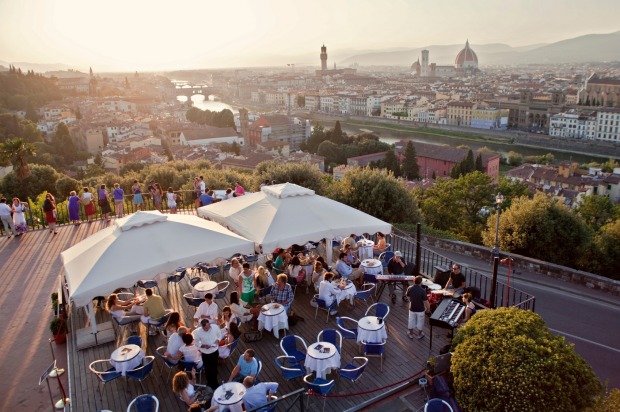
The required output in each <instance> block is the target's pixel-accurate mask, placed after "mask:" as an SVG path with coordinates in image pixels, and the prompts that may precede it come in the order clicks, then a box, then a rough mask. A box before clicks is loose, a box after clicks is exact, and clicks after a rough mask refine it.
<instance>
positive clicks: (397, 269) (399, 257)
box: [387, 250, 409, 303]
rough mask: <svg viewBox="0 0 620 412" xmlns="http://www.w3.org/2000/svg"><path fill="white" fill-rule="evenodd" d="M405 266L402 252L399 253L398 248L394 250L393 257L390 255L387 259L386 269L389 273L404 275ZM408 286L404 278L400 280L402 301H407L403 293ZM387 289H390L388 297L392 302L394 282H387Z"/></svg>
mask: <svg viewBox="0 0 620 412" xmlns="http://www.w3.org/2000/svg"><path fill="white" fill-rule="evenodd" d="M406 267H407V262H406V261H405V259H403V254H402V253H400V251H399V250H397V251H396V252H394V257H392V258H391V259H390V260H389V261H388V265H387V269H388V273H389V274H390V275H405V268H406ZM408 287H409V282H407V281H406V280H403V281H402V288H403V296H402V299H403V301H404V302H407V301H408V300H409V298H408V297H407V296H406V295H405V293H406V291H407V288H408ZM388 289H389V291H390V297H391V298H392V303H396V294H395V293H394V292H395V291H394V282H388Z"/></svg>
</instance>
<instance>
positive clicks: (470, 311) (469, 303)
mask: <svg viewBox="0 0 620 412" xmlns="http://www.w3.org/2000/svg"><path fill="white" fill-rule="evenodd" d="M473 299H474V297H473V296H472V294H471V293H465V294H463V303H464V304H465V317H464V318H463V321H462V322H461V323H465V322H467V321H468V320H469V319H470V318H471V317H472V316H474V315H475V314H476V305H474V302H473Z"/></svg>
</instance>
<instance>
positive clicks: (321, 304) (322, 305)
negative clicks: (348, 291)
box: [314, 294, 338, 323]
mask: <svg viewBox="0 0 620 412" xmlns="http://www.w3.org/2000/svg"><path fill="white" fill-rule="evenodd" d="M314 301H315V302H316V310H315V311H314V319H316V316H317V315H318V313H319V309H323V310H324V311H326V312H327V317H326V318H325V323H327V322H329V315H330V313H331V312H332V311H334V310H336V305H337V304H338V302H337V301H336V300H335V299H334V301H333V302H332V303H331V305H327V303H325V300H324V299H321V298H320V297H319V295H318V294H317V295H314Z"/></svg>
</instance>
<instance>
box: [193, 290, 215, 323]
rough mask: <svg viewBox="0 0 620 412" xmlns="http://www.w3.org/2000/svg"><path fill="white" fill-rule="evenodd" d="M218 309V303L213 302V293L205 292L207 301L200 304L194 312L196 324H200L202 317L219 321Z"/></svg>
mask: <svg viewBox="0 0 620 412" xmlns="http://www.w3.org/2000/svg"><path fill="white" fill-rule="evenodd" d="M218 309H219V308H218V306H217V303H213V294H212V293H207V294H205V301H204V302H202V303H201V304H200V306H198V309H196V313H194V325H198V322H199V321H200V320H202V319H206V320H208V321H209V322H210V323H217V320H218V317H219V316H218Z"/></svg>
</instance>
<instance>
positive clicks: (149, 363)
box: [127, 355, 155, 392]
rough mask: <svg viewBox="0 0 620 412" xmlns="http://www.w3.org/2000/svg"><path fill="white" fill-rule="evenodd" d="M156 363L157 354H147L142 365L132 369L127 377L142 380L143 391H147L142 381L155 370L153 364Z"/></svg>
mask: <svg viewBox="0 0 620 412" xmlns="http://www.w3.org/2000/svg"><path fill="white" fill-rule="evenodd" d="M154 363H155V356H151V355H149V356H145V357H144V359H142V366H139V367H137V368H136V369H133V370H130V371H128V372H127V379H134V380H137V381H138V382H140V387H141V388H142V392H145V390H144V385H142V381H143V380H145V379H146V378H148V376H149V374H150V373H151V371H152V370H153V364H154Z"/></svg>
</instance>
